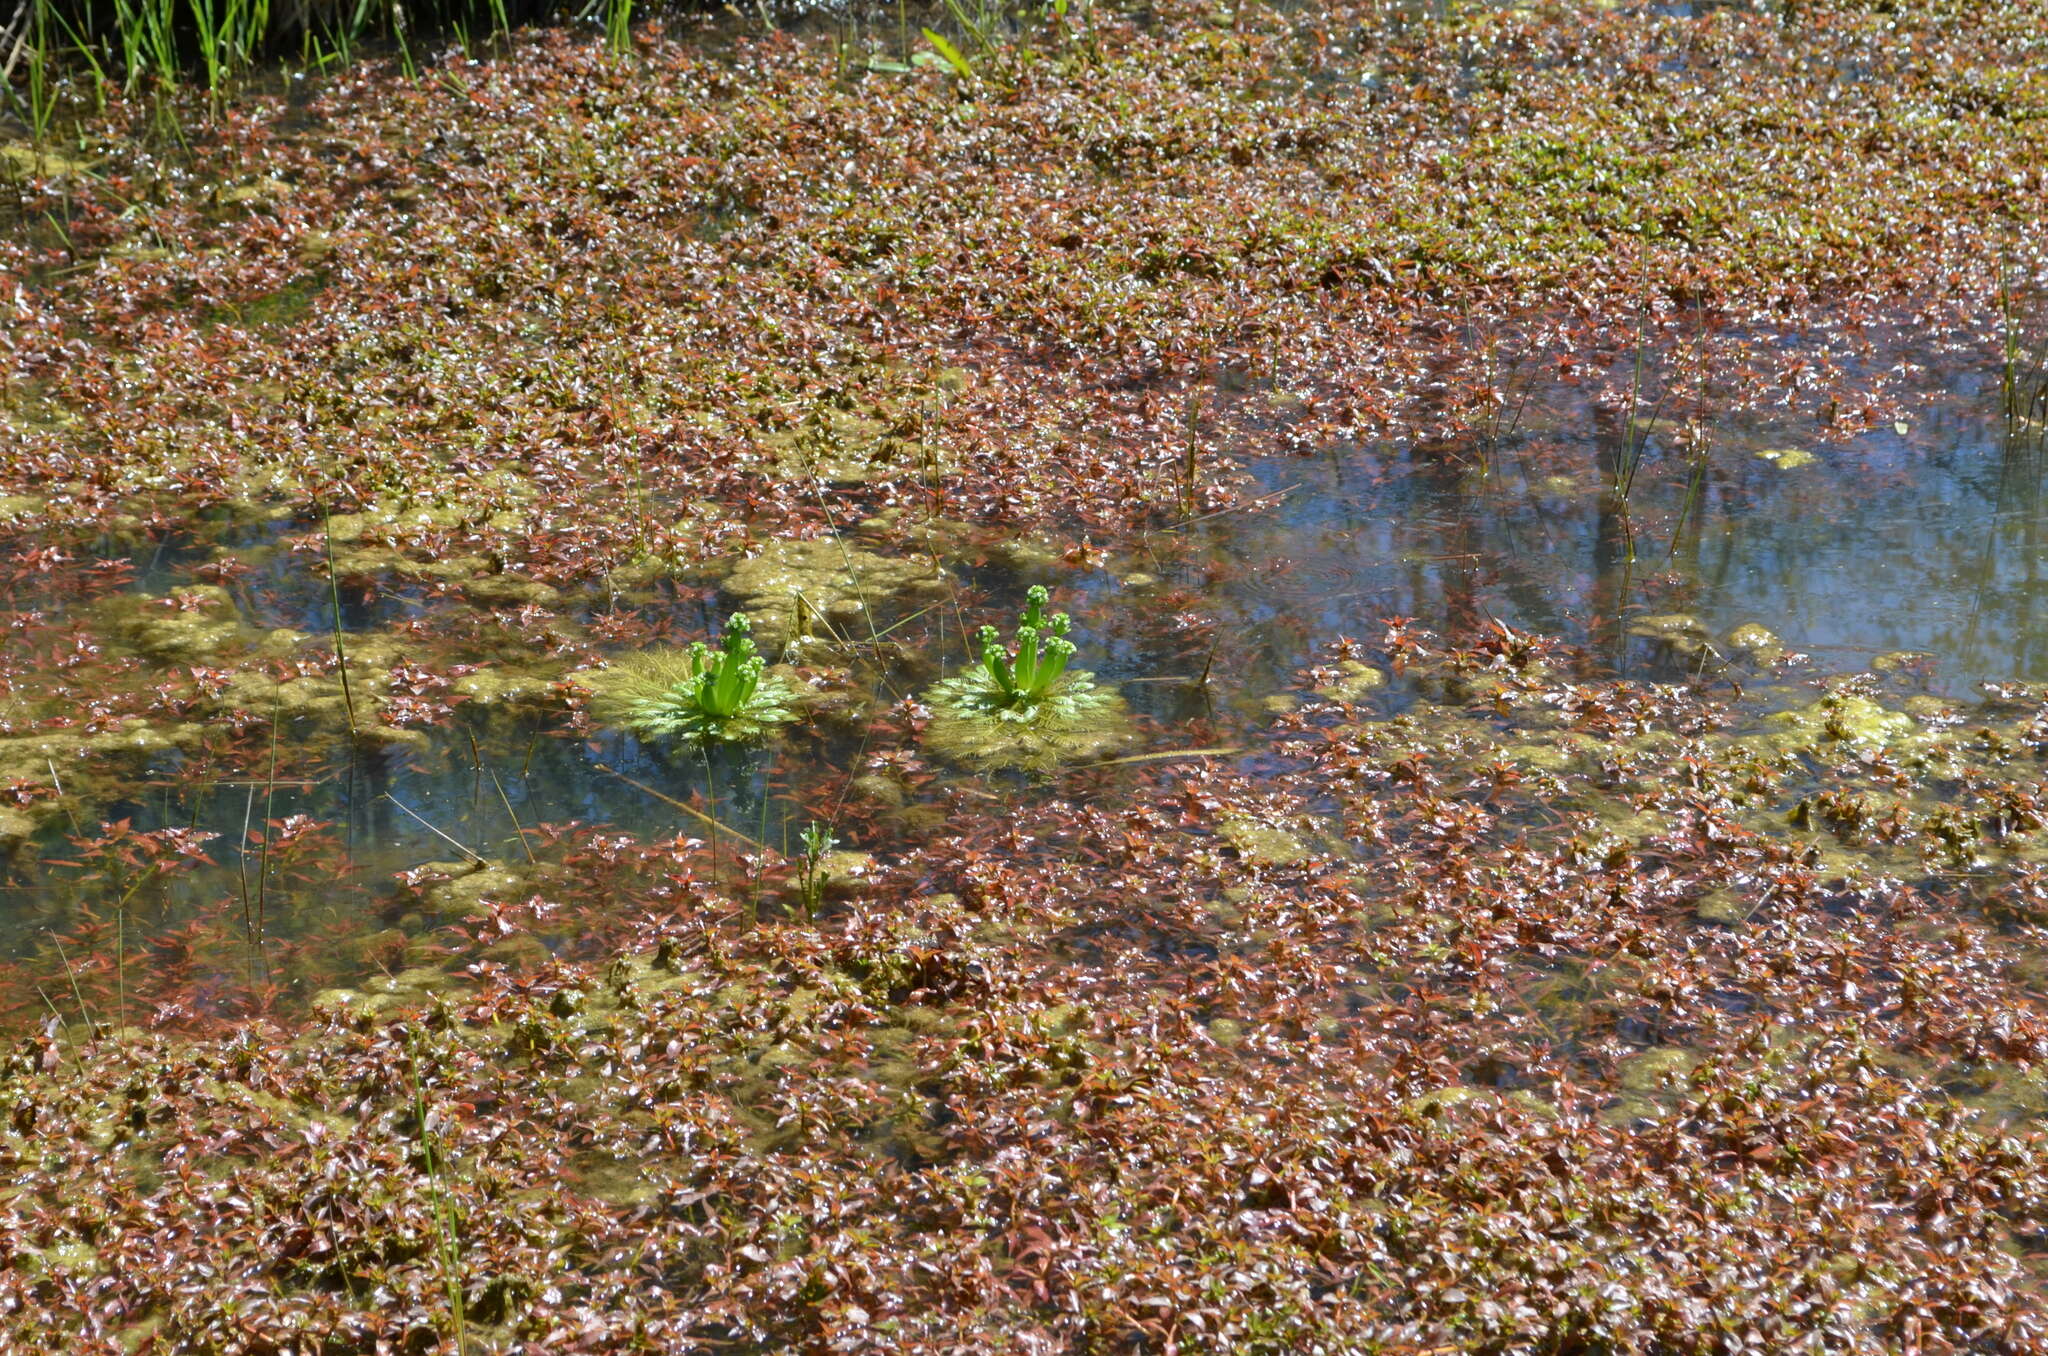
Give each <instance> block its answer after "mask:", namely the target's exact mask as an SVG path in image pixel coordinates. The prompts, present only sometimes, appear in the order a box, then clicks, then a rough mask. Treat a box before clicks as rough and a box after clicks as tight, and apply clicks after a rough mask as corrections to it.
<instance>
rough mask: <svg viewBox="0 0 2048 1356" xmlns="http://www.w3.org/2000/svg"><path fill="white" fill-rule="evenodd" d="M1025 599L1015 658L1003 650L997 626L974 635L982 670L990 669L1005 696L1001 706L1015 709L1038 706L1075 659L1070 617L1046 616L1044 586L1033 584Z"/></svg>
mask: <svg viewBox="0 0 2048 1356" xmlns="http://www.w3.org/2000/svg"><path fill="white" fill-rule="evenodd" d="M1025 597H1026V598H1027V599H1028V600H1029V602H1028V605H1027V606H1026V607H1025V609H1024V613H1023V615H1022V616H1020V617H1019V618H1018V619H1017V651H1016V653H1015V654H1014V655H1012V654H1010V653H1009V652H1008V651H1006V650H1005V649H1004V648H1003V644H1002V636H1001V635H1000V634H999V633H998V632H997V631H996V628H995V627H993V626H984V627H982V628H981V630H980V631H979V632H977V633H976V634H975V645H976V647H977V648H978V649H979V650H980V651H981V663H982V667H983V668H985V669H987V670H988V676H989V677H990V678H992V679H994V680H995V684H996V688H997V690H998V691H1000V693H1001V694H1002V696H1001V700H1000V703H999V704H1000V705H1002V706H1006V707H1009V708H1011V709H1012V710H1017V709H1022V708H1025V707H1031V706H1036V705H1037V704H1038V703H1039V702H1041V701H1043V700H1045V698H1046V696H1047V694H1049V693H1050V692H1051V691H1052V690H1053V689H1054V688H1055V687H1057V686H1058V685H1059V681H1060V679H1061V678H1062V677H1064V676H1065V675H1066V672H1067V664H1068V663H1069V661H1071V660H1072V659H1073V657H1074V643H1073V642H1072V641H1070V640H1068V639H1067V629H1068V627H1069V626H1070V625H1071V623H1070V622H1069V621H1068V619H1067V614H1066V613H1064V612H1055V613H1054V614H1053V615H1052V616H1051V617H1047V616H1046V615H1045V605H1046V602H1047V601H1048V600H1049V599H1050V598H1051V597H1052V595H1051V594H1050V593H1048V592H1047V591H1046V588H1045V586H1044V585H1043V584H1033V585H1032V586H1031V591H1030V592H1029V593H1027V594H1026V595H1025Z"/></svg>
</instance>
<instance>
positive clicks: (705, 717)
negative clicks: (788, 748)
mask: <svg viewBox="0 0 2048 1356" xmlns="http://www.w3.org/2000/svg"><path fill="white" fill-rule="evenodd" d="M752 631H753V627H752V626H751V625H750V624H749V623H748V621H747V618H746V617H745V616H744V615H737V614H736V615H735V616H733V617H732V618H731V619H730V620H729V621H727V622H726V624H725V634H724V636H723V637H721V639H720V642H719V646H718V648H717V649H715V650H714V649H712V648H711V647H710V646H709V645H706V644H705V643H704V642H703V641H701V640H700V641H696V642H694V643H693V644H691V646H690V647H689V648H688V649H687V650H681V651H677V650H666V651H650V652H646V653H643V654H639V655H631V656H627V657H626V658H624V659H621V660H618V661H615V662H613V663H612V664H609V665H606V666H605V668H604V669H602V670H599V671H598V672H597V673H595V674H593V675H592V677H591V680H590V686H591V687H592V689H593V692H594V694H595V696H596V701H595V702H594V703H593V705H592V711H593V713H594V714H595V715H597V716H598V718H599V719H600V720H603V721H604V722H605V723H607V724H610V725H616V726H619V727H621V728H623V729H627V730H631V731H632V732H633V733H634V734H636V735H638V736H640V737H641V738H643V739H678V738H680V739H688V740H705V739H723V740H749V739H757V738H760V737H762V736H764V735H765V734H767V733H768V731H769V729H770V728H771V727H773V726H776V725H780V724H783V723H784V722H786V721H789V720H792V719H794V718H795V714H794V712H792V711H791V710H790V706H791V704H792V703H793V702H794V700H795V697H796V694H795V693H794V692H793V691H791V690H790V688H789V686H788V685H787V684H786V683H783V682H781V681H780V680H778V679H775V678H772V677H765V676H764V673H765V668H766V665H765V664H764V662H763V661H762V659H761V656H760V655H759V654H757V653H756V652H755V650H754V640H753V635H752Z"/></svg>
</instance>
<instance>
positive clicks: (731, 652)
mask: <svg viewBox="0 0 2048 1356" xmlns="http://www.w3.org/2000/svg"><path fill="white" fill-rule="evenodd" d="M752 631H753V623H751V622H749V621H748V620H747V618H746V615H745V614H744V613H741V614H737V615H735V616H733V617H732V618H731V619H730V620H728V621H727V622H726V624H725V637H724V639H723V640H722V641H721V642H720V644H719V648H718V649H717V651H716V652H714V651H713V650H712V649H711V647H710V646H708V645H706V644H705V643H704V642H703V641H701V640H700V641H697V642H695V643H694V644H692V645H691V646H690V667H691V668H693V669H694V670H696V674H697V677H696V684H695V691H694V692H693V693H692V695H693V696H694V697H695V699H696V703H697V709H698V710H699V711H702V712H703V713H704V714H705V715H707V716H709V717H711V718H712V719H713V720H731V719H732V718H733V717H734V716H736V715H738V714H739V713H740V712H742V711H744V710H746V709H747V703H748V702H750V701H752V700H753V699H754V694H755V693H756V692H758V691H760V689H761V671H762V669H764V668H766V667H767V665H766V664H764V663H763V662H762V660H761V656H760V655H759V654H757V653H756V652H755V650H754V638H753V636H752V634H751V632H752Z"/></svg>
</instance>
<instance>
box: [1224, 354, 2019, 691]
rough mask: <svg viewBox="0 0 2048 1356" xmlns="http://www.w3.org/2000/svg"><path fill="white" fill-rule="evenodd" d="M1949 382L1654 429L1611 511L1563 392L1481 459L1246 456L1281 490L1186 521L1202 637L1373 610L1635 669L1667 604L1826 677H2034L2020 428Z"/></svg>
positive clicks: (1618, 440) (1406, 449)
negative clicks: (1859, 403) (1803, 418)
mask: <svg viewBox="0 0 2048 1356" xmlns="http://www.w3.org/2000/svg"><path fill="white" fill-rule="evenodd" d="M1952 379H1953V380H1954V381H1955V384H1956V387H1957V388H1958V393H1956V394H1949V393H1947V392H1944V393H1942V394H1941V395H1939V396H1938V397H1936V398H1935V399H1933V400H1932V401H1931V403H1929V404H1928V405H1927V406H1926V407H1925V408H1923V409H1919V410H1917V411H1916V412H1915V413H1914V414H1913V415H1912V417H1911V418H1910V419H1908V420H1905V421H1902V422H1901V423H1900V424H1898V425H1895V426H1890V427H1886V428H1883V429H1881V430H1878V431H1874V432H1869V433H1865V434H1862V435H1859V436H1856V437H1853V438H1848V439H1837V438H1830V437H1827V436H1825V431H1824V430H1821V429H1818V428H1815V427H1814V426H1813V425H1812V424H1811V423H1810V422H1809V423H1806V424H1805V425H1804V426H1801V425H1800V424H1798V423H1796V422H1782V421H1767V420H1761V419H1756V418H1753V417H1746V418H1731V419H1728V420H1725V421H1722V422H1720V423H1718V424H1715V425H1713V426H1712V427H1711V428H1710V431H1709V439H1710V441H1709V442H1708V445H1707V451H1706V453H1705V455H1704V457H1703V458H1701V459H1699V460H1698V462H1697V464H1695V461H1694V459H1693V458H1692V457H1691V456H1690V455H1689V454H1687V453H1686V452H1684V451H1681V450H1680V449H1679V448H1677V447H1675V446H1674V445H1673V444H1672V442H1671V441H1669V440H1668V439H1667V437H1666V436H1665V434H1663V433H1660V432H1653V433H1651V435H1650V436H1649V437H1648V438H1647V440H1646V441H1645V442H1644V451H1643V461H1642V469H1641V471H1640V472H1639V474H1638V476H1637V478H1636V481H1635V484H1634V487H1633V491H1632V493H1631V494H1630V495H1629V496H1628V497H1627V500H1626V502H1625V503H1624V502H1623V499H1622V497H1621V496H1619V495H1617V494H1616V493H1614V491H1613V489H1612V486H1613V484H1614V482H1615V479H1616V477H1617V474H1618V472H1619V470H1620V468H1621V466H1622V464H1623V462H1624V461H1625V452H1624V444H1625V443H1626V442H1627V430H1626V428H1625V427H1623V426H1622V421H1620V420H1619V419H1617V418H1616V417H1615V416H1614V415H1613V414H1612V413H1611V412H1606V411H1602V410H1599V409H1596V408H1594V407H1593V406H1592V404H1591V403H1590V402H1588V401H1585V400H1584V399H1583V398H1575V397H1573V396H1571V395H1570V394H1569V393H1563V392H1552V393H1550V394H1551V400H1550V404H1549V407H1548V408H1545V409H1542V410H1540V411H1537V412H1536V413H1535V415H1534V422H1536V423H1537V424H1539V425H1540V428H1538V429H1536V430H1534V431H1531V432H1529V433H1527V434H1525V435H1522V436H1520V437H1519V438H1518V439H1516V440H1514V441H1512V442H1511V443H1510V445H1509V446H1507V447H1506V448H1504V449H1500V450H1497V451H1495V452H1493V453H1492V455H1490V456H1489V457H1486V458H1482V457H1481V456H1480V455H1479V453H1478V450H1477V449H1476V448H1473V447H1454V448H1448V449H1446V448H1442V447H1436V448H1427V449H1424V448H1418V447H1414V446H1402V447H1390V446H1340V447H1334V448H1330V449H1328V450H1327V453H1326V455H1324V456H1322V457H1316V458H1298V457H1286V458H1271V459H1267V460H1263V461H1260V462H1258V463H1257V464H1256V465H1255V471H1256V474H1257V477H1258V480H1259V483H1260V486H1261V488H1262V491H1263V492H1265V493H1278V494H1280V495H1281V496H1282V497H1281V498H1279V499H1278V501H1277V502H1276V503H1275V504H1274V505H1273V506H1272V507H1271V508H1269V509H1266V510H1263V511H1259V512H1252V513H1242V514H1231V515H1227V516H1225V517H1222V518H1219V519H1217V520H1215V521H1214V523H1213V524H1210V525H1207V526H1205V527H1203V528H1202V529H1200V530H1201V531H1202V532H1203V535H1204V543H1205V557H1206V559H1205V561H1204V564H1203V567H1202V573H1203V577H1204V578H1205V579H1206V580H1208V581H1211V583H1212V585H1213V587H1214V594H1215V605H1216V607H1217V608H1218V609H1219V611H1220V612H1221V614H1222V615H1221V616H1220V618H1219V629H1221V630H1223V631H1226V632H1232V633H1237V634H1254V635H1258V636H1260V637H1263V638H1265V639H1266V641H1267V643H1268V645H1269V647H1271V648H1273V649H1274V650H1275V651H1277V653H1275V654H1274V656H1273V657H1274V659H1275V660H1280V659H1282V658H1283V657H1284V656H1285V655H1286V653H1287V652H1299V651H1301V649H1302V647H1303V645H1304V644H1306V643H1307V642H1310V641H1313V640H1326V639H1328V638H1329V637H1331V636H1333V635H1337V634H1348V635H1352V636H1357V637H1364V636H1367V635H1371V634H1376V629H1377V628H1376V621H1377V619H1378V618H1380V617H1382V616H1387V615H1398V616H1410V617H1415V618H1417V619H1418V620H1419V621H1421V622H1422V623H1423V624H1424V625H1427V626H1430V627H1432V628H1436V629H1440V630H1445V631H1448V632H1450V633H1453V634H1456V633H1458V632H1460V631H1463V630H1467V629H1469V628H1470V627H1472V626H1473V625H1475V624H1479V623H1481V622H1484V621H1485V620H1486V619H1489V618H1497V619H1499V620H1500V621H1502V622H1505V623H1507V624H1509V625H1511V626H1515V627H1517V628H1523V629H1529V630H1534V631H1539V632H1544V633H1547V634H1552V635H1557V636H1561V637H1563V638H1565V639H1567V640H1568V641H1571V642H1573V643H1575V644H1577V645H1581V646H1584V647H1587V649H1588V650H1589V652H1590V653H1591V655H1592V656H1593V658H1594V660H1595V662H1596V664H1597V665H1598V666H1600V667H1602V668H1604V669H1605V670H1606V671H1610V672H1613V673H1617V674H1623V675H1632V676H1645V675H1644V674H1643V672H1642V671H1643V667H1644V665H1645V663H1646V662H1648V661H1647V659H1646V654H1647V652H1648V650H1649V649H1650V647H1648V646H1646V645H1644V644H1643V643H1641V640H1640V638H1632V637H1631V636H1630V634H1629V623H1630V621H1631V619H1633V618H1637V617H1640V616H1643V615H1651V614H1654V615H1665V614H1672V613H1685V614H1689V615H1691V616H1693V617H1695V618H1697V619H1698V620H1699V621H1700V622H1701V623H1702V624H1704V625H1705V626H1706V627H1707V628H1708V630H1709V631H1710V632H1712V633H1714V634H1715V635H1720V634H1723V633H1725V632H1726V631H1727V630H1728V629H1729V628H1731V627H1734V626H1737V625H1740V624H1743V623H1748V622H1757V623H1761V624H1763V625H1765V626H1767V627H1769V628H1770V629H1772V630H1773V631H1775V632H1777V633H1778V634H1779V635H1780V636H1781V637H1782V638H1783V639H1784V641H1785V642H1786V643H1787V645H1788V646H1790V647H1791V648H1792V649H1794V650H1796V651H1801V652H1805V653H1807V654H1810V655H1811V656H1812V657H1813V659H1814V661H1815V662H1816V663H1817V664H1819V665H1821V666H1822V667H1825V668H1829V669H1855V668H1860V667H1862V666H1863V665H1864V664H1865V663H1867V662H1868V661H1869V660H1870V659H1871V658H1873V657H1875V656H1877V655H1880V654H1885V653H1888V652H1895V651H1904V650H1915V651H1927V652H1929V653H1931V654H1932V655H1933V656H1934V662H1935V673H1936V675H1937V678H1936V682H1937V685H1938V686H1939V687H1942V688H1944V689H1946V690H1949V691H1952V692H1956V693H1958V694H1961V693H1966V692H1968V691H1969V690H1970V689H1971V687H1972V686H1973V685H1974V684H1975V683H1976V682H1977V681H1980V680H1985V679H2009V678H2020V679H2027V680H2034V681H2039V680H2043V679H2048V652H2044V649H2043V644H2042V641H2043V631H2044V627H2048V607H2044V576H2043V568H2042V567H2043V560H2042V549H2043V536H2042V493H2041V490H2042V475H2043V470H2044V462H2048V459H2044V455H2043V448H2042V440H2041V436H2040V433H2039V431H2038V430H2024V429H2023V430H2009V429H2008V428H2007V426H2006V423H2005V420H2004V419H2003V417H2002V415H2001V414H2000V413H1999V411H1998V409H1997V398H1996V393H1995V391H1992V392H1977V393H1972V392H1971V391H1969V390H1968V389H1966V388H1968V387H1971V386H1976V385H1978V383H1977V382H1976V381H1974V380H1970V379H1966V378H1965V377H1964V376H1962V375H1960V374H1952ZM1303 658H1305V656H1300V657H1297V659H1296V662H1303ZM1656 676H1668V675H1656Z"/></svg>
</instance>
